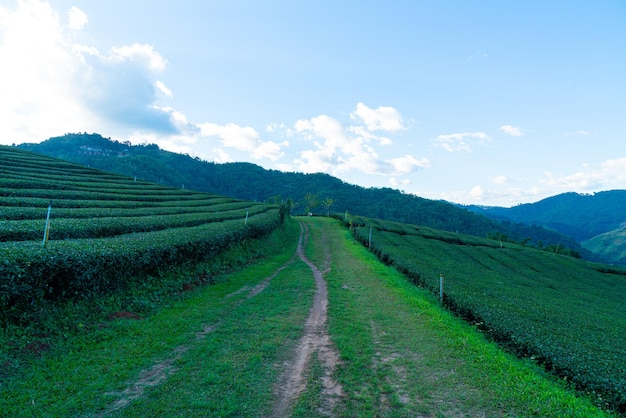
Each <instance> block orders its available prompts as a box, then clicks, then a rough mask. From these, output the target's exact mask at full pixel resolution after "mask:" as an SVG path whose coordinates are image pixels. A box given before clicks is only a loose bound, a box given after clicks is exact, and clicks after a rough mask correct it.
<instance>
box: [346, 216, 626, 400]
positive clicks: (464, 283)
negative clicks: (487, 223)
mask: <svg viewBox="0 0 626 418" xmlns="http://www.w3.org/2000/svg"><path fill="white" fill-rule="evenodd" d="M355 224H356V225H363V227H357V228H355V229H354V233H355V236H356V238H357V239H358V240H360V241H361V242H363V243H364V245H366V246H367V247H369V248H370V249H371V251H373V252H374V253H375V254H377V255H378V256H379V258H380V259H381V260H383V261H385V262H386V263H388V264H391V265H393V266H394V267H396V268H397V269H399V270H400V271H402V272H404V273H405V274H407V276H409V277H410V278H412V279H413V281H414V282H415V283H416V284H418V285H420V286H424V287H426V288H429V289H432V290H433V291H434V292H437V293H438V291H439V286H440V275H443V276H442V277H444V276H445V284H444V286H443V288H444V289H445V299H444V302H445V304H447V305H448V306H450V307H451V308H452V309H453V310H455V311H457V312H458V313H460V314H461V315H463V316H464V317H466V318H468V319H470V320H472V321H473V322H474V323H475V324H476V325H477V326H478V327H480V328H481V329H483V330H485V331H486V333H487V334H488V335H490V336H491V337H493V338H494V339H496V340H498V341H500V342H503V343H504V344H505V345H506V346H508V347H509V348H511V349H513V350H514V351H516V352H518V353H521V354H523V355H525V356H528V357H530V356H532V357H533V358H535V359H538V360H539V361H541V362H542V363H543V364H545V365H547V366H548V367H549V368H550V369H551V370H554V371H556V372H557V373H559V374H562V375H563V376H567V380H570V381H572V382H573V383H575V384H576V385H577V386H578V387H579V388H581V389H583V390H585V391H589V392H591V391H596V392H597V393H602V397H603V399H604V400H606V401H610V402H611V403H613V404H615V405H618V406H619V408H626V369H625V368H624V358H626V345H625V344H624V342H625V339H624V334H623V331H624V328H626V305H625V304H624V294H626V277H625V276H626V269H624V268H611V267H609V266H606V265H602V264H596V263H590V262H587V261H584V260H577V259H573V258H571V257H562V256H560V255H558V254H553V253H547V252H545V251H538V250H537V249H534V248H528V247H526V246H521V245H518V244H511V243H507V244H505V245H504V246H502V245H500V243H499V242H497V241H495V240H489V239H482V238H476V237H468V236H463V235H460V234H451V233H446V232H443V231H437V230H432V229H429V228H424V227H421V226H420V227H415V226H411V225H405V224H398V223H394V222H388V221H380V220H376V219H369V220H361V221H359V219H353V220H352V225H355ZM370 240H371V241H370Z"/></svg>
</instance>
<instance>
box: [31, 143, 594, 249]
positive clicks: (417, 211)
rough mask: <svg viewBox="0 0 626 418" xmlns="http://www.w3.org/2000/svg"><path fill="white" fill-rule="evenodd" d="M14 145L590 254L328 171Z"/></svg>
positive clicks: (552, 235)
mask: <svg viewBox="0 0 626 418" xmlns="http://www.w3.org/2000/svg"><path fill="white" fill-rule="evenodd" d="M19 147H20V148H23V149H27V150H30V151H34V152H38V153H41V154H46V155H49V156H53V157H57V158H62V159H65V160H68V161H72V162H75V163H79V164H83V165H87V166H91V167H94V168H98V169H101V170H105V171H110V172H115V173H120V174H124V175H127V176H130V177H136V178H137V179H141V180H147V181H152V182H155V183H160V184H164V185H167V186H174V187H184V188H187V189H193V190H198V191H204V192H208V193H214V194H219V195H225V196H232V197H236V198H240V199H247V200H254V201H263V202H265V201H276V200H281V199H292V200H293V202H294V210H293V213H295V214H305V213H306V212H307V210H308V209H309V207H310V210H311V211H312V212H313V213H314V214H319V213H325V212H326V211H331V212H344V211H347V212H349V213H354V214H358V215H361V216H368V217H373V218H381V219H387V220H391V221H397V222H403V223H410V224H417V225H425V226H429V227H432V228H437V229H442V230H447V231H452V232H459V233H464V234H469V235H475V236H481V237H486V236H492V237H497V238H498V239H501V240H515V241H525V242H528V243H529V244H533V243H534V244H535V245H537V246H550V245H553V246H555V247H556V248H564V247H565V248H568V249H571V250H572V251H571V253H572V254H573V255H578V256H580V255H582V256H584V257H585V258H589V259H592V258H593V255H592V254H591V253H590V252H588V251H586V250H585V249H584V248H583V247H581V246H580V245H579V244H578V243H577V242H576V241H575V240H573V239H572V238H570V237H567V236H565V235H563V234H560V233H557V232H554V231H550V230H547V229H545V228H542V227H539V226H536V225H535V226H527V225H524V224H521V223H514V222H511V221H508V220H506V218H503V219H504V222H500V221H495V220H493V219H490V218H489V217H487V216H484V215H486V214H485V213H482V214H480V215H479V214H477V213H472V212H471V211H468V210H466V209H464V208H461V207H458V206H456V205H453V204H451V203H448V202H444V201H435V200H430V199H424V198H421V197H417V196H415V195H411V194H406V193H402V192H400V191H399V190H395V189H390V188H364V187H361V186H357V185H352V184H348V183H345V182H343V181H341V180H339V179H337V178H335V177H332V176H329V175H327V174H303V173H285V172H281V171H276V170H266V169H264V168H262V167H259V166H257V165H254V164H250V163H227V164H216V163H212V162H207V161H203V160H201V159H199V158H193V157H190V156H188V155H181V154H176V153H172V152H169V151H164V150H161V149H160V148H159V147H158V146H156V145H154V144H146V145H132V144H130V143H129V142H118V141H113V140H111V139H110V138H103V137H102V136H100V135H98V134H87V133H83V134H66V135H64V136H61V137H55V138H50V139H48V140H46V141H44V142H42V143H39V144H21V145H19ZM324 203H325V204H326V205H325V204H324ZM331 203H332V204H331ZM329 204H330V206H329Z"/></svg>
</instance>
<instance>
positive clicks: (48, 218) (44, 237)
mask: <svg viewBox="0 0 626 418" xmlns="http://www.w3.org/2000/svg"><path fill="white" fill-rule="evenodd" d="M50 212H52V200H51V201H50V204H49V205H48V214H47V215H46V226H45V228H44V230H43V242H42V243H41V245H42V246H44V247H45V246H46V243H47V242H48V235H49V234H50Z"/></svg>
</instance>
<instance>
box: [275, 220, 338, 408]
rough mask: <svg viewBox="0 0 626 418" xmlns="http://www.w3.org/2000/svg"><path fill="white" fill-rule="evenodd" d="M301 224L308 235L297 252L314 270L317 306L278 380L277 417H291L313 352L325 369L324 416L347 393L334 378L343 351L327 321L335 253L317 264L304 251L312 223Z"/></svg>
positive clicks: (305, 379) (323, 388)
mask: <svg viewBox="0 0 626 418" xmlns="http://www.w3.org/2000/svg"><path fill="white" fill-rule="evenodd" d="M300 225H301V227H302V228H304V235H302V234H301V236H300V243H299V244H298V250H297V254H298V257H300V259H301V260H302V261H304V262H305V263H306V264H307V265H308V266H309V268H310V269H311V271H312V272H313V277H314V279H315V285H316V291H315V297H314V301H313V306H312V307H311V310H310V312H309V317H308V319H307V321H306V325H305V331H304V335H303V336H302V338H301V339H300V341H299V343H298V346H297V349H296V352H295V353H294V355H293V358H292V359H291V360H290V361H289V362H288V363H287V364H286V367H285V371H284V372H283V374H282V376H281V377H280V379H279V380H278V384H277V389H276V394H277V402H276V406H275V408H274V412H273V416H275V417H285V416H289V413H290V411H291V409H292V408H293V405H294V403H295V402H296V400H297V398H298V396H299V395H300V394H301V393H302V392H303V391H304V390H305V389H306V382H307V380H308V376H307V370H308V366H309V364H310V361H311V357H312V355H313V354H317V358H318V360H319V361H320V362H321V364H322V367H323V369H324V373H323V378H322V385H323V387H322V405H321V407H320V408H319V409H318V412H319V413H320V415H327V416H330V415H332V411H333V410H334V408H335V406H336V404H337V402H338V401H339V398H340V397H341V396H342V394H343V393H342V388H341V385H339V384H338V383H337V382H336V381H335V380H334V378H333V373H334V372H335V369H336V367H337V363H338V361H339V353H338V352H337V349H336V348H335V347H334V345H333V343H332V341H331V339H330V336H329V334H328V326H327V324H326V320H327V314H328V289H327V287H326V282H325V281H324V274H325V273H327V272H328V271H329V270H330V266H331V264H332V260H331V255H330V252H328V251H326V254H325V255H326V257H325V258H326V260H325V262H324V266H323V269H322V270H320V269H319V268H318V267H317V266H316V265H315V264H313V262H311V261H310V260H309V259H308V258H307V257H306V255H305V254H304V246H306V242H307V240H308V238H309V230H308V226H306V225H304V224H302V223H301V224H300ZM303 241H304V242H303Z"/></svg>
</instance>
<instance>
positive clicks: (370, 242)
mask: <svg viewBox="0 0 626 418" xmlns="http://www.w3.org/2000/svg"><path fill="white" fill-rule="evenodd" d="M367 248H369V249H370V250H371V249H372V227H371V226H370V241H369V244H368V245H367Z"/></svg>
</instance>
